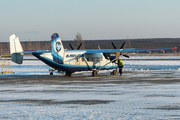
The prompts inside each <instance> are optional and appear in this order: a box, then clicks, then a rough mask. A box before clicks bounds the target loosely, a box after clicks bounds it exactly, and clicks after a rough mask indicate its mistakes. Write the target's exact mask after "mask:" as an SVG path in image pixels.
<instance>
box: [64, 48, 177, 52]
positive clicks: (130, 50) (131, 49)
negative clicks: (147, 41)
mask: <svg viewBox="0 0 180 120" xmlns="http://www.w3.org/2000/svg"><path fill="white" fill-rule="evenodd" d="M170 49H172V50H173V49H177V47H168V48H130V49H92V50H91V49H88V50H73V51H77V52H78V51H79V52H80V51H81V53H84V54H85V53H115V52H122V53H123V52H137V51H151V50H170ZM66 51H72V50H66Z"/></svg>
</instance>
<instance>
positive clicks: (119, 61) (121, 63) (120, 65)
mask: <svg viewBox="0 0 180 120" xmlns="http://www.w3.org/2000/svg"><path fill="white" fill-rule="evenodd" d="M118 67H119V73H120V76H122V69H123V62H122V60H121V59H119V60H118Z"/></svg>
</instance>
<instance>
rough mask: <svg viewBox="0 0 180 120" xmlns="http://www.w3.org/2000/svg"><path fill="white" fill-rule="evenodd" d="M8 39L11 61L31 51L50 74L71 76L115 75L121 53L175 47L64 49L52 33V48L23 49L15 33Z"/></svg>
mask: <svg viewBox="0 0 180 120" xmlns="http://www.w3.org/2000/svg"><path fill="white" fill-rule="evenodd" d="M9 39H10V53H11V59H12V61H13V62H15V63H17V64H22V63H23V55H24V53H32V54H33V55H34V56H35V57H37V58H38V59H39V60H41V61H43V62H44V63H46V64H47V65H49V66H50V67H52V68H53V69H52V71H51V73H50V75H52V74H53V71H54V70H58V71H66V76H71V74H72V73H73V72H76V71H92V75H93V76H97V75H98V71H99V70H109V69H112V70H113V71H112V72H111V74H114V75H115V74H116V73H117V64H116V61H117V60H118V59H119V57H120V56H121V55H123V56H125V57H129V56H127V55H125V54H124V53H126V52H134V51H150V50H168V49H176V47H173V48H146V49H139V48H138V49H136V48H131V49H123V46H124V44H123V45H122V46H121V48H120V49H116V47H115V45H114V44H113V43H112V44H113V47H114V49H90V50H65V49H64V47H63V44H62V42H61V39H60V37H59V35H58V34H57V33H54V34H53V35H52V36H51V47H52V50H36V51H29V50H28V51H23V48H22V46H21V43H20V41H19V38H18V37H16V35H15V34H13V35H11V36H10V37H9ZM70 46H71V45H70ZM71 48H72V46H71ZM111 53H114V55H113V56H110V54H111Z"/></svg>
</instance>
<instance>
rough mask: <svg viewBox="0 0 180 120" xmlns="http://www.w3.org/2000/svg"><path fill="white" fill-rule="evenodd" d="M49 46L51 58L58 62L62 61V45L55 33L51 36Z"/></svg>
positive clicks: (61, 62)
mask: <svg viewBox="0 0 180 120" xmlns="http://www.w3.org/2000/svg"><path fill="white" fill-rule="evenodd" d="M51 47H52V56H53V60H54V61H55V62H57V63H59V64H63V62H64V47H63V44H62V42H61V39H60V37H59V35H58V34H57V33H54V34H53V35H52V36H51Z"/></svg>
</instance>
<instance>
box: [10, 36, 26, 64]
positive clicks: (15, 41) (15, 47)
mask: <svg viewBox="0 0 180 120" xmlns="http://www.w3.org/2000/svg"><path fill="white" fill-rule="evenodd" d="M9 40H10V53H11V59H12V61H13V62H15V63H17V64H22V62H23V53H22V52H23V48H22V46H21V43H20V41H19V38H18V37H16V35H15V34H13V35H11V36H10V37H9Z"/></svg>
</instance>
